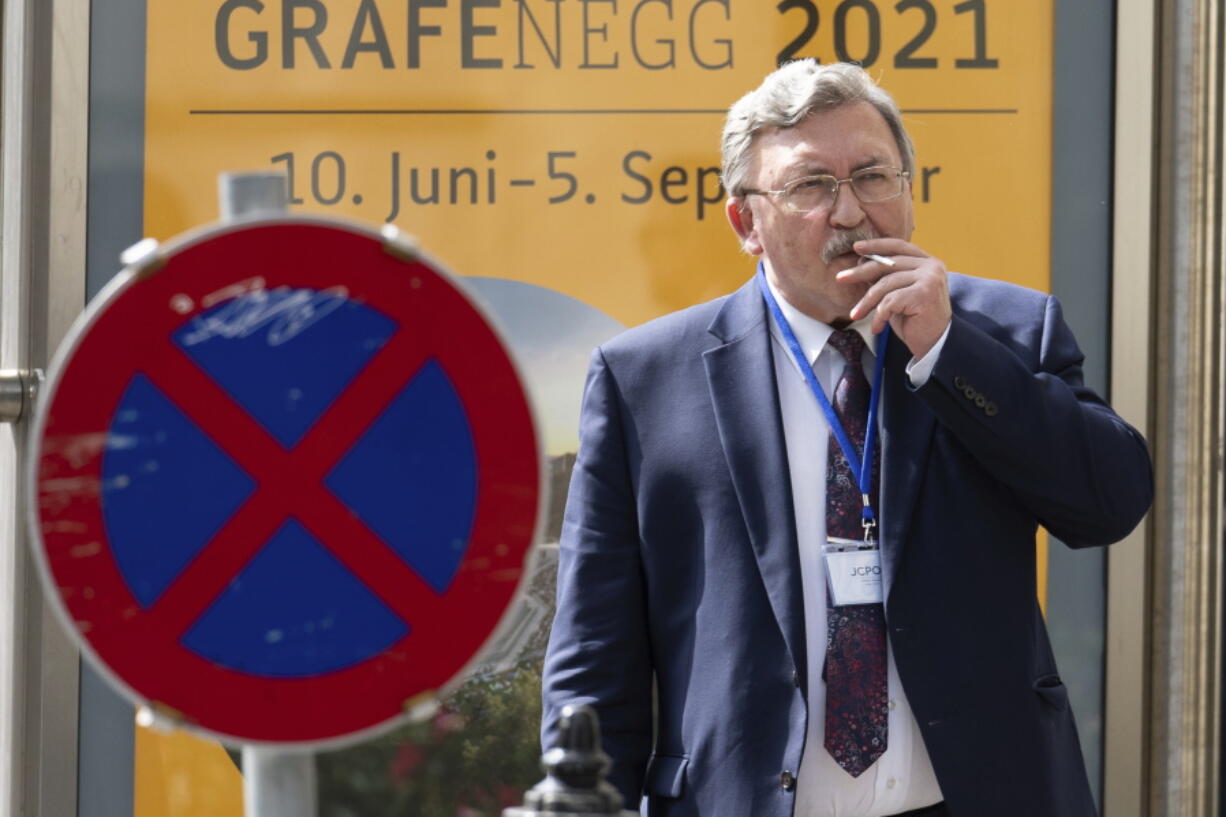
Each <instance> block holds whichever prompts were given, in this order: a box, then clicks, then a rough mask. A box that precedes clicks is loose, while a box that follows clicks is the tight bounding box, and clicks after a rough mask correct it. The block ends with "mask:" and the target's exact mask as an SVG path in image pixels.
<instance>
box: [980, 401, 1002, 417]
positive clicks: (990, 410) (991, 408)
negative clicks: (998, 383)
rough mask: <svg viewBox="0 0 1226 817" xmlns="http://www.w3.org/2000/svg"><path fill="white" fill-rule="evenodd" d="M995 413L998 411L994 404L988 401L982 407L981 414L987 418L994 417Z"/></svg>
mask: <svg viewBox="0 0 1226 817" xmlns="http://www.w3.org/2000/svg"><path fill="white" fill-rule="evenodd" d="M997 411H999V409H997V408H996V404H995V403H993V402H990V401H989V402H988V404H987V405H986V406H984V407H983V413H984V414H986V415H988V416H989V417H995V416H996V412H997Z"/></svg>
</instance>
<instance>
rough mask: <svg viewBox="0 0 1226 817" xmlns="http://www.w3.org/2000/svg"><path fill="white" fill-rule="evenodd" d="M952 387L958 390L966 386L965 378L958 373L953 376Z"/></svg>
mask: <svg viewBox="0 0 1226 817" xmlns="http://www.w3.org/2000/svg"><path fill="white" fill-rule="evenodd" d="M954 388H955V389H957V390H958V391H962V390H963V389H965V388H966V378H964V377H963V376H962V375H958V376H957V377H955V378H954Z"/></svg>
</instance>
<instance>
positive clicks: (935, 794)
mask: <svg viewBox="0 0 1226 817" xmlns="http://www.w3.org/2000/svg"><path fill="white" fill-rule="evenodd" d="M771 291H772V293H773V294H774V296H775V300H776V301H778V303H779V308H780V310H781V311H782V312H783V315H784V317H785V318H787V321H788V323H789V324H790V325H791V327H792V331H793V333H794V334H795V335H796V339H797V341H798V342H799V343H800V348H801V349H802V350H803V351H804V353H805V357H806V359H807V360H808V361H809V363H810V364H811V365H812V367H813V371H814V373H815V374H816V376H817V382H818V383H819V384H821V386H822V388H823V389H824V390H825V392H826V395H827V397H829V396H830V395H831V393H832V392H833V390H834V386H835V385H836V384H837V382H838V378H839V375H840V374H841V373H842V371H843V358H842V356H841V355H840V354H839V353H838V352H836V351H835V350H833V349H831V348H829V347H827V345H826V341H827V339H828V338H829V337H830V334H831V332H833V331H834V330H833V329H832V328H831V327H829V326H827V325H826V324H824V323H821V322H819V321H816V320H814V319H812V318H810V317H808V316H806V315H804V314H802V313H801V312H799V311H798V310H796V309H795V308H794V307H792V305H791V304H789V303H788V302H787V301H786V300H785V299H784V298H783V296H782V295H781V294H780V293H779V291H778V290H776V289H775V288H774V287H771ZM871 322H872V317H871V316H869V317H866V318H864V319H862V320H859V321H856V322H855V323H853V324H852V325H851V327H850V328H852V329H855V330H856V331H858V332H859V333H860V334H861V335H862V336H863V337H864V341H865V345H866V349H865V353H864V369H865V376H866V377H868V378H869V382H870V383H871V382H872V377H873V367H874V364H875V361H876V358H875V357H874V355H875V354H876V338H874V337H873V336H872V335H871V334H870V325H871ZM770 329H771V337H772V338H773V340H774V342H773V343H772V344H771V347H772V351H773V353H774V363H775V377H776V381H777V382H778V384H779V404H780V407H781V410H782V414H783V434H784V439H785V441H786V443H787V450H788V464H789V470H790V472H791V474H790V475H791V480H792V497H793V500H794V506H795V514H796V533H797V538H798V540H799V545H800V573H801V583H802V586H803V590H804V604H805V633H806V639H805V646H806V649H807V651H808V654H809V671H808V675H809V690H808V691H809V697H808V701H809V723H808V734H807V736H806V740H805V752H804V757H803V759H802V760H801V764H800V772H799V774H798V776H797V788H796V809H795V817H886V815H892V814H899V813H901V812H905V811H910V810H911V809H917V808H923V807H924V806H930V805H932V804H934V803H938V802H940V801H941V800H942V799H943V798H942V796H941V788H940V786H939V785H938V784H937V780H936V774H935V773H934V772H933V769H932V762H931V761H930V760H929V759H928V751H927V750H926V749H925V748H924V741H923V738H922V737H921V736H920V732H919V727H918V726H917V725H916V723H915V715H914V714H912V712H911V707H910V705H909V704H908V703H907V697H906V695H905V694H904V693H903V689H902V684H901V683H900V681H899V680H898V671H897V669H896V668H895V666H894V655H893V650H892V648H889V647H888V645H887V653H886V654H887V656H888V659H889V673H888V691H889V708H890V711H889V726H888V730H889V731H888V737H887V748H886V751H885V753H884V754H882V755H881V757H880V758H878V759H877V761H876V762H875V763H874V764H873V765H872V766H870V767H869V768H868V769H867V770H866V771H865V772H864V773H863V774H861V775H860V776H859V777H852V776H851V775H850V774H848V773H847V772H846V771H844V770H843V768H842V767H840V766H839V765H838V764H837V763H835V761H834V758H833V757H831V756H830V753H829V752H828V751H826V748H825V746H824V735H825V725H826V724H825V719H826V684H825V682H824V681H822V663H823V662H824V661H825V658H826V575H825V566H824V565H823V562H822V550H821V545H822V542H824V541H825V539H826V479H825V475H826V452H827V446H828V444H829V434H830V426H829V424H828V422H827V420H826V416H825V414H823V413H822V410H821V408H820V407H819V406H818V404H817V400H816V399H814V396H813V393H812V392H811V391H810V390H809V386H808V385H807V384H806V382H805V380H804V376H803V375H802V374H801V372H800V369H799V365H798V364H797V362H796V360H795V358H793V357H792V353H791V352H790V351H789V350H788V347H787V343H786V342H785V341H784V339H783V334H782V332H781V331H780V329H779V327H778V326H777V325H776V324H775V321H774V320H773V319H772V320H771V326H770ZM948 331H949V330H948V329H946V334H945V335H942V336H941V339H940V340H939V341H938V342H937V344H936V346H934V347H933V349H932V350H931V351H930V352H929V353H928V354H927V355H925V356H924V358H923V359H922V360H920V361H916V360H914V359H913V360H912V361H911V363H910V364H909V365H908V366H907V375H908V377H909V378H910V379H911V384H912V386H914V387H918V386H921V385H923V383H924V382H925V381H927V379H928V376H929V375H930V374H931V372H932V368H933V366H934V365H935V364H936V359H937V357H938V355H939V354H940V351H941V348H942V347H943V346H944V344H945V338H946V336H947V335H948ZM900 342H901V341H899V339H898V338H896V337H895V338H893V339H892V340H891V343H900Z"/></svg>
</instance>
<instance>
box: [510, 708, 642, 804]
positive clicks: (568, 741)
mask: <svg viewBox="0 0 1226 817" xmlns="http://www.w3.org/2000/svg"><path fill="white" fill-rule="evenodd" d="M558 733H559V744H558V745H557V746H554V747H553V748H552V749H550V750H549V751H547V752H545V754H544V755H542V756H541V768H542V769H544V770H545V779H544V780H542V781H541V782H540V783H537V784H536V785H535V786H533V787H532V788H531V789H529V790H528V792H527V793H526V794H524V805H523V807H522V808H509V809H504V810H503V812H502V817H547V816H548V815H551V814H569V815H572V817H636V815H637V814H638V812H634V811H623V810H622V796H621V793H620V792H618V791H617V789H615V788H613V787H612V786H611V785H609V783H608V782H606V781H605V779H604V776H605V774H606V773H607V772H608V771H609V756H608V755H606V754H605V753H604V752H602V751H601V750H600V721H599V720H598V719H597V717H596V711H595V710H594V709H592V708H591V707H590V706H567V707H564V708H563V709H562V718H561V720H560V721H559V722H558Z"/></svg>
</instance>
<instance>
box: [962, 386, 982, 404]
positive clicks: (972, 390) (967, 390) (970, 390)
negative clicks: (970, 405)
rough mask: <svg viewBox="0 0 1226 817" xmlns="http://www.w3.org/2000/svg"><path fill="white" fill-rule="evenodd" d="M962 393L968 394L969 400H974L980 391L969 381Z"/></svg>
mask: <svg viewBox="0 0 1226 817" xmlns="http://www.w3.org/2000/svg"><path fill="white" fill-rule="evenodd" d="M962 393H963V394H964V395H966V399H967V400H974V399H975V397H976V396H977V395H978V394H979V392H977V391H975V387H974V386H972V385H971V384H969V383H967V384H966V388H965V389H963V390H962Z"/></svg>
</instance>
